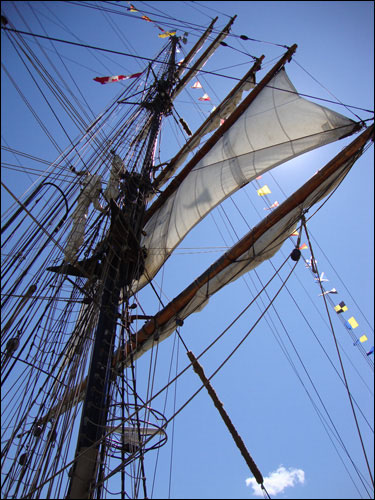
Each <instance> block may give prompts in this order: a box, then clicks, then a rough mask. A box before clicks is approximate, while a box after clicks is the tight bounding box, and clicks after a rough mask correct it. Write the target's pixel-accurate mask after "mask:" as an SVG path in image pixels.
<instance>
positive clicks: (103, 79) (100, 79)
mask: <svg viewBox="0 0 375 500" xmlns="http://www.w3.org/2000/svg"><path fill="white" fill-rule="evenodd" d="M142 73H143V71H142ZM142 73H134V74H133V75H116V76H97V77H95V78H93V80H94V81H95V82H99V83H101V84H102V85H104V84H105V83H113V82H119V81H120V80H128V79H129V78H138V77H139V76H141V75H142Z"/></svg>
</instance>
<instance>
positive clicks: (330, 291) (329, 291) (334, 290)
mask: <svg viewBox="0 0 375 500" xmlns="http://www.w3.org/2000/svg"><path fill="white" fill-rule="evenodd" d="M328 293H339V292H338V291H337V290H336V288H332V290H327V291H326V292H323V293H320V294H319V297H321V296H322V295H327V294H328Z"/></svg>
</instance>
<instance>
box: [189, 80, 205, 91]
mask: <svg viewBox="0 0 375 500" xmlns="http://www.w3.org/2000/svg"><path fill="white" fill-rule="evenodd" d="M191 88H192V89H201V88H202V85H201V84H200V82H199V81H198V80H197V81H196V82H195V83H194V85H192V86H191Z"/></svg>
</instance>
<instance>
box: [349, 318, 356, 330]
mask: <svg viewBox="0 0 375 500" xmlns="http://www.w3.org/2000/svg"><path fill="white" fill-rule="evenodd" d="M348 323H349V325H350V326H351V327H352V328H357V326H358V323H357V322H356V320H355V319H354V316H352V317H351V318H349V319H348Z"/></svg>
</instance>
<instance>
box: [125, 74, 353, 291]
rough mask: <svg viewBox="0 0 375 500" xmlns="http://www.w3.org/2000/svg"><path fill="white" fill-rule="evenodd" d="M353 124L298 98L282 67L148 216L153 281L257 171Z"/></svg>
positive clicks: (147, 243)
mask: <svg viewBox="0 0 375 500" xmlns="http://www.w3.org/2000/svg"><path fill="white" fill-rule="evenodd" d="M355 127H356V124H355V123H354V122H353V121H352V120H350V119H348V118H346V117H345V116H343V115H341V114H339V113H336V112H334V111H331V110H329V109H327V108H326V107H323V106H320V105H318V104H315V103H312V102H310V101H307V100H306V99H304V98H302V97H300V96H299V95H298V93H297V91H296V89H295V88H294V86H293V84H292V83H291V81H290V80H289V78H288V76H287V75H286V72H285V70H281V71H280V72H279V73H278V74H277V75H276V76H275V77H274V78H273V79H272V80H271V83H270V84H269V85H268V86H267V87H265V88H264V89H263V90H261V91H260V93H259V95H258V96H257V97H256V98H255V100H254V101H253V102H252V103H251V105H250V106H249V107H248V109H247V110H246V111H245V112H244V113H243V114H242V115H241V117H240V118H239V119H238V120H237V121H236V122H235V123H234V124H233V125H232V127H231V128H229V129H228V130H227V132H225V133H224V135H223V136H222V137H221V139H219V141H218V142H217V143H216V144H215V146H214V147H213V148H212V149H211V150H210V151H209V152H208V153H207V154H206V156H205V157H204V158H203V159H202V160H201V161H199V162H198V163H197V165H196V166H195V167H194V168H193V170H192V171H191V172H190V173H189V175H188V176H187V177H186V178H185V179H184V180H183V181H182V183H181V185H180V186H179V188H178V189H177V190H176V191H175V192H174V193H173V194H172V195H171V196H170V197H169V198H168V199H167V201H166V202H165V203H164V205H163V206H162V207H161V208H159V209H158V210H157V211H156V212H155V213H154V214H153V215H152V217H151V218H150V220H149V221H148V223H147V224H146V226H145V228H144V229H145V232H146V236H145V237H144V239H143V241H142V245H143V246H145V247H146V248H147V250H148V256H147V259H146V265H145V274H144V276H143V277H141V279H140V280H139V282H138V283H137V284H136V285H135V287H134V288H138V289H139V288H141V287H142V286H144V285H145V284H146V282H147V279H151V278H152V277H153V276H155V274H156V273H157V271H158V270H159V269H160V267H161V266H162V265H163V263H164V262H165V260H166V259H167V258H168V257H169V255H170V254H171V253H172V251H173V249H174V248H175V247H176V246H177V245H178V244H179V243H180V242H181V241H182V239H183V238H184V237H185V236H186V234H187V233H188V232H189V231H190V230H191V229H192V228H193V227H194V226H195V225H196V224H197V223H198V222H199V221H200V220H202V219H203V218H204V217H205V216H206V215H207V214H208V213H209V212H210V210H212V209H213V208H214V207H215V206H217V205H218V204H219V203H221V202H222V201H223V200H224V199H225V198H227V197H228V196H230V195H231V194H233V193H234V192H235V191H237V190H238V189H239V188H241V187H243V186H244V185H246V184H247V183H248V182H250V181H252V180H253V179H255V177H257V176H258V175H260V174H262V173H264V172H266V171H267V170H270V169H271V168H273V167H275V166H277V165H280V164H281V163H283V162H285V161H287V160H290V159H292V158H295V157H296V156H298V155H300V154H302V153H305V152H307V151H310V150H312V149H315V148H317V147H319V146H323V145H325V144H328V143H330V142H333V141H335V140H338V139H339V138H341V137H342V136H344V135H346V134H349V133H351V132H352V131H353V129H354V128H355Z"/></svg>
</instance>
